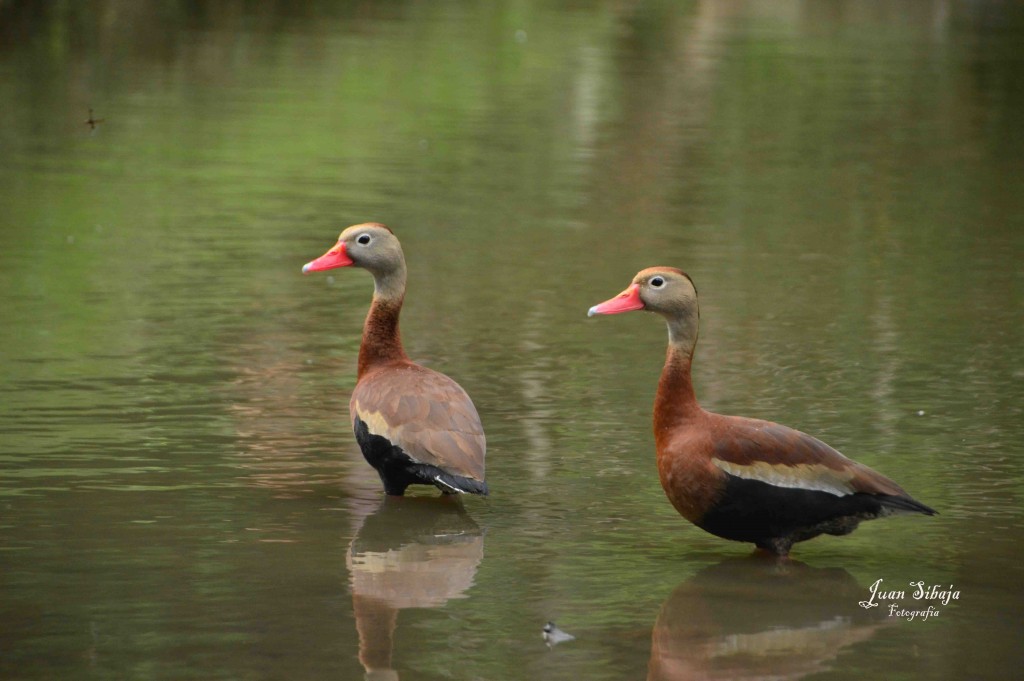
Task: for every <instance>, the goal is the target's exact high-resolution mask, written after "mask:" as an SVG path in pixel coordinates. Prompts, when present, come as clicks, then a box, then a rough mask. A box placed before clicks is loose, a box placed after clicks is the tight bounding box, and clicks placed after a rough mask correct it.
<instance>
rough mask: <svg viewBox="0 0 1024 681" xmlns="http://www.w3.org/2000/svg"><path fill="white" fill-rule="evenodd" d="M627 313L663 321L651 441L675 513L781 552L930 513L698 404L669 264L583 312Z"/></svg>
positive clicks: (764, 426) (809, 443)
mask: <svg viewBox="0 0 1024 681" xmlns="http://www.w3.org/2000/svg"><path fill="white" fill-rule="evenodd" d="M633 310H644V311H648V312H654V313H656V314H659V315H661V316H662V317H663V318H664V319H665V321H666V323H667V325H668V336H669V340H668V350H667V352H666V356H665V365H664V368H663V369H662V372H661V377H660V379H659V381H658V390H657V394H656V396H655V400H654V439H655V450H656V453H657V464H658V477H659V479H660V481H661V486H662V488H663V489H664V491H665V495H666V496H667V497H668V499H669V501H670V502H671V503H672V505H673V506H674V507H675V509H676V510H677V511H678V512H679V514H680V515H682V516H683V518H685V519H686V520H688V521H690V522H691V523H693V524H694V525H696V526H697V527H699V528H701V529H702V530H705V531H706V532H709V533H711V534H713V535H716V536H718V537H721V538H723V539H729V540H733V541H738V542H746V543H753V544H754V545H755V546H756V547H757V549H758V550H759V552H764V553H767V554H769V555H774V556H778V557H781V558H786V557H788V556H789V552H790V550H791V548H792V546H793V544H795V543H797V542H802V541H806V540H808V539H813V538H814V537H817V536H819V535H822V534H827V535H836V536H840V535H846V534H849V533H851V532H853V531H854V530H855V529H856V528H857V526H858V525H859V523H860V522H861V521H863V520H873V519H875V518H881V517H885V516H889V515H894V514H898V513H921V514H924V515H935V514H936V511H935V510H934V509H932V508H930V507H928V506H926V505H924V504H922V503H920V502H918V501H916V500H914V499H913V498H912V497H911V496H910V495H909V494H907V492H906V491H904V489H903V488H902V487H900V486H899V485H897V484H896V483H895V482H893V481H892V480H890V479H889V478H887V477H885V476H884V475H882V474H881V473H877V472H876V471H874V470H872V469H871V468H868V467H867V466H865V465H863V464H860V463H857V462H856V461H853V460H851V459H848V458H847V457H845V456H843V455H842V454H840V453H839V452H838V451H836V450H835V449H833V448H832V447H830V446H828V445H827V444H825V443H824V442H822V441H821V440H818V439H816V438H814V437H812V436H810V435H807V434H806V433H802V432H800V431H799V430H795V429H793V428H789V427H787V426H784V425H780V424H778V423H774V422H771V421H764V420H760V419H754V418H745V417H741V416H726V415H722V414H716V413H713V412H710V411H707V410H705V409H703V408H702V407H701V406H700V404H699V403H698V402H697V397H696V395H695V393H694V389H693V379H692V377H691V374H690V371H691V366H692V364H693V354H694V349H695V348H696V345H697V332H698V326H699V320H700V309H699V306H698V302H697V288H696V286H695V285H694V283H693V279H691V278H690V276H689V275H688V274H686V273H685V272H683V271H682V270H680V269H677V268H674V267H650V268H647V269H644V270H641V271H640V272H639V273H638V274H637V275H636V276H635V277H634V278H633V280H632V282H631V283H630V285H629V286H628V287H627V288H626V289H625V290H624V291H623V292H622V293H620V294H618V295H617V296H615V297H614V298H610V299H609V300H606V301H605V302H603V303H600V304H598V305H595V306H593V307H591V308H590V310H589V311H588V316H590V317H593V316H594V315H611V314H620V313H624V312H630V311H633Z"/></svg>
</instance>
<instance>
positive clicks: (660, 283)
mask: <svg viewBox="0 0 1024 681" xmlns="http://www.w3.org/2000/svg"><path fill="white" fill-rule="evenodd" d="M664 285H665V280H664V279H662V278H661V277H654V278H653V279H651V286H653V287H654V288H661V287H662V286H664Z"/></svg>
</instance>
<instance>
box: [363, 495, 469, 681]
mask: <svg viewBox="0 0 1024 681" xmlns="http://www.w3.org/2000/svg"><path fill="white" fill-rule="evenodd" d="M483 556H484V533H483V532H482V531H481V529H480V527H479V526H478V525H477V524H476V523H475V522H474V521H473V519H472V518H471V517H470V516H469V515H468V514H467V513H466V511H465V509H463V507H462V504H461V503H460V502H459V501H458V500H457V499H454V498H451V497H429V498H428V497H396V498H391V497H385V498H384V499H382V500H381V502H380V504H379V506H378V507H377V509H376V510H375V511H373V512H371V513H370V514H369V515H367V516H365V517H364V519H363V522H362V524H361V526H360V527H359V528H358V529H357V530H356V533H355V537H354V538H353V540H352V544H351V545H350V546H349V550H348V556H347V560H346V562H347V564H348V570H349V580H350V584H351V587H352V607H353V610H354V611H355V619H356V628H357V629H358V631H359V661H360V663H361V664H362V665H363V668H364V669H365V670H366V678H367V679H373V680H375V681H376V680H384V679H397V678H398V672H397V671H396V670H395V669H393V668H392V664H391V650H392V646H393V640H394V635H395V628H396V625H397V621H398V612H399V611H400V610H403V609H405V608H438V607H441V606H443V605H445V604H446V603H447V602H448V601H449V600H451V599H453V598H462V597H464V596H465V595H466V591H467V590H468V589H469V587H471V586H472V585H473V579H474V578H475V576H476V570H477V567H478V566H479V565H480V561H481V560H482V559H483Z"/></svg>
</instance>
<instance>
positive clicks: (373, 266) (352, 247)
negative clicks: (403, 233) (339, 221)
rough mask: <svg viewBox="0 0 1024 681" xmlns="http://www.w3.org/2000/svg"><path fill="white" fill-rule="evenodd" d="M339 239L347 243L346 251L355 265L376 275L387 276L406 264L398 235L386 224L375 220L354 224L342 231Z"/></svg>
mask: <svg viewBox="0 0 1024 681" xmlns="http://www.w3.org/2000/svg"><path fill="white" fill-rule="evenodd" d="M338 241H341V242H343V243H344V244H345V253H346V254H347V255H348V257H349V258H351V259H352V264H353V265H355V266H356V267H362V268H364V269H367V270H369V271H370V272H372V273H373V274H374V275H376V276H386V275H388V274H390V273H392V272H395V271H397V270H400V269H402V267H403V266H404V262H405V261H404V258H403V256H402V246H401V245H400V244H399V243H398V237H396V236H395V235H394V234H392V233H391V230H389V229H388V228H387V227H385V226H384V225H381V224H377V223H373V222H371V223H366V224H362V225H353V226H352V227H349V228H348V229H346V230H345V231H344V232H342V233H341V236H340V237H338Z"/></svg>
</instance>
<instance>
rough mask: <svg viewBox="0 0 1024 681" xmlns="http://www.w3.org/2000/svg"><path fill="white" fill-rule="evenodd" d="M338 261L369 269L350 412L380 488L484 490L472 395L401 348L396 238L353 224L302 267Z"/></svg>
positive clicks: (398, 492)
mask: <svg viewBox="0 0 1024 681" xmlns="http://www.w3.org/2000/svg"><path fill="white" fill-rule="evenodd" d="M338 267H360V268H362V269H365V270H367V271H368V272H369V273H370V274H371V275H372V276H373V299H372V301H371V303H370V311H369V313H368V314H367V316H366V322H365V324H364V325H363V336H362V341H361V343H360V345H359V361H358V367H357V371H356V385H355V388H354V389H353V391H352V397H351V399H350V400H349V417H350V421H351V423H352V430H353V432H354V434H355V439H356V442H357V443H358V445H359V449H360V451H361V452H362V454H363V457H364V458H365V459H366V461H367V463H369V464H370V465H371V466H372V467H373V468H374V469H375V470H376V471H377V473H378V475H379V476H380V479H381V483H382V484H383V485H384V492H385V494H387V495H389V496H399V497H400V496H403V495H404V494H405V492H406V489H407V488H408V487H409V486H410V485H433V486H434V487H437V488H438V489H440V490H441V492H442V493H444V494H479V495H483V496H486V495H487V494H488V493H489V489H488V486H487V483H486V481H485V479H484V459H485V456H486V452H487V440H486V437H485V435H484V429H483V425H482V423H481V421H480V415H479V414H478V413H477V410H476V407H475V406H474V404H473V401H472V400H471V399H470V397H469V395H468V394H467V393H466V391H465V390H463V388H462V386H460V385H459V384H458V383H456V382H455V381H454V380H452V379H451V378H449V377H448V376H446V375H444V374H442V373H440V372H437V371H434V370H432V369H428V368H426V367H424V366H421V365H420V364H417V363H415V362H413V361H412V360H410V359H409V357H408V356H407V355H406V354H405V350H404V349H403V347H402V338H401V334H400V332H399V327H398V317H399V314H400V313H401V311H402V303H403V301H404V300H405V287H406V279H407V270H406V265H405V255H404V254H403V252H402V246H401V244H400V243H399V241H398V237H396V236H395V234H394V232H393V231H391V229H390V228H388V227H387V226H385V225H383V224H381V223H379V222H367V223H363V224H358V225H353V226H351V227H348V228H347V229H345V230H344V231H342V233H341V235H340V236H339V237H338V242H337V243H336V244H335V245H334V246H332V247H331V248H330V249H329V250H328V251H327V252H326V253H324V254H323V255H322V256H320V257H319V258H316V259H315V260H311V261H310V262H308V263H306V264H305V265H304V266H303V267H302V272H303V274H309V273H311V272H321V271H324V270H331V269H334V268H338Z"/></svg>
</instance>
